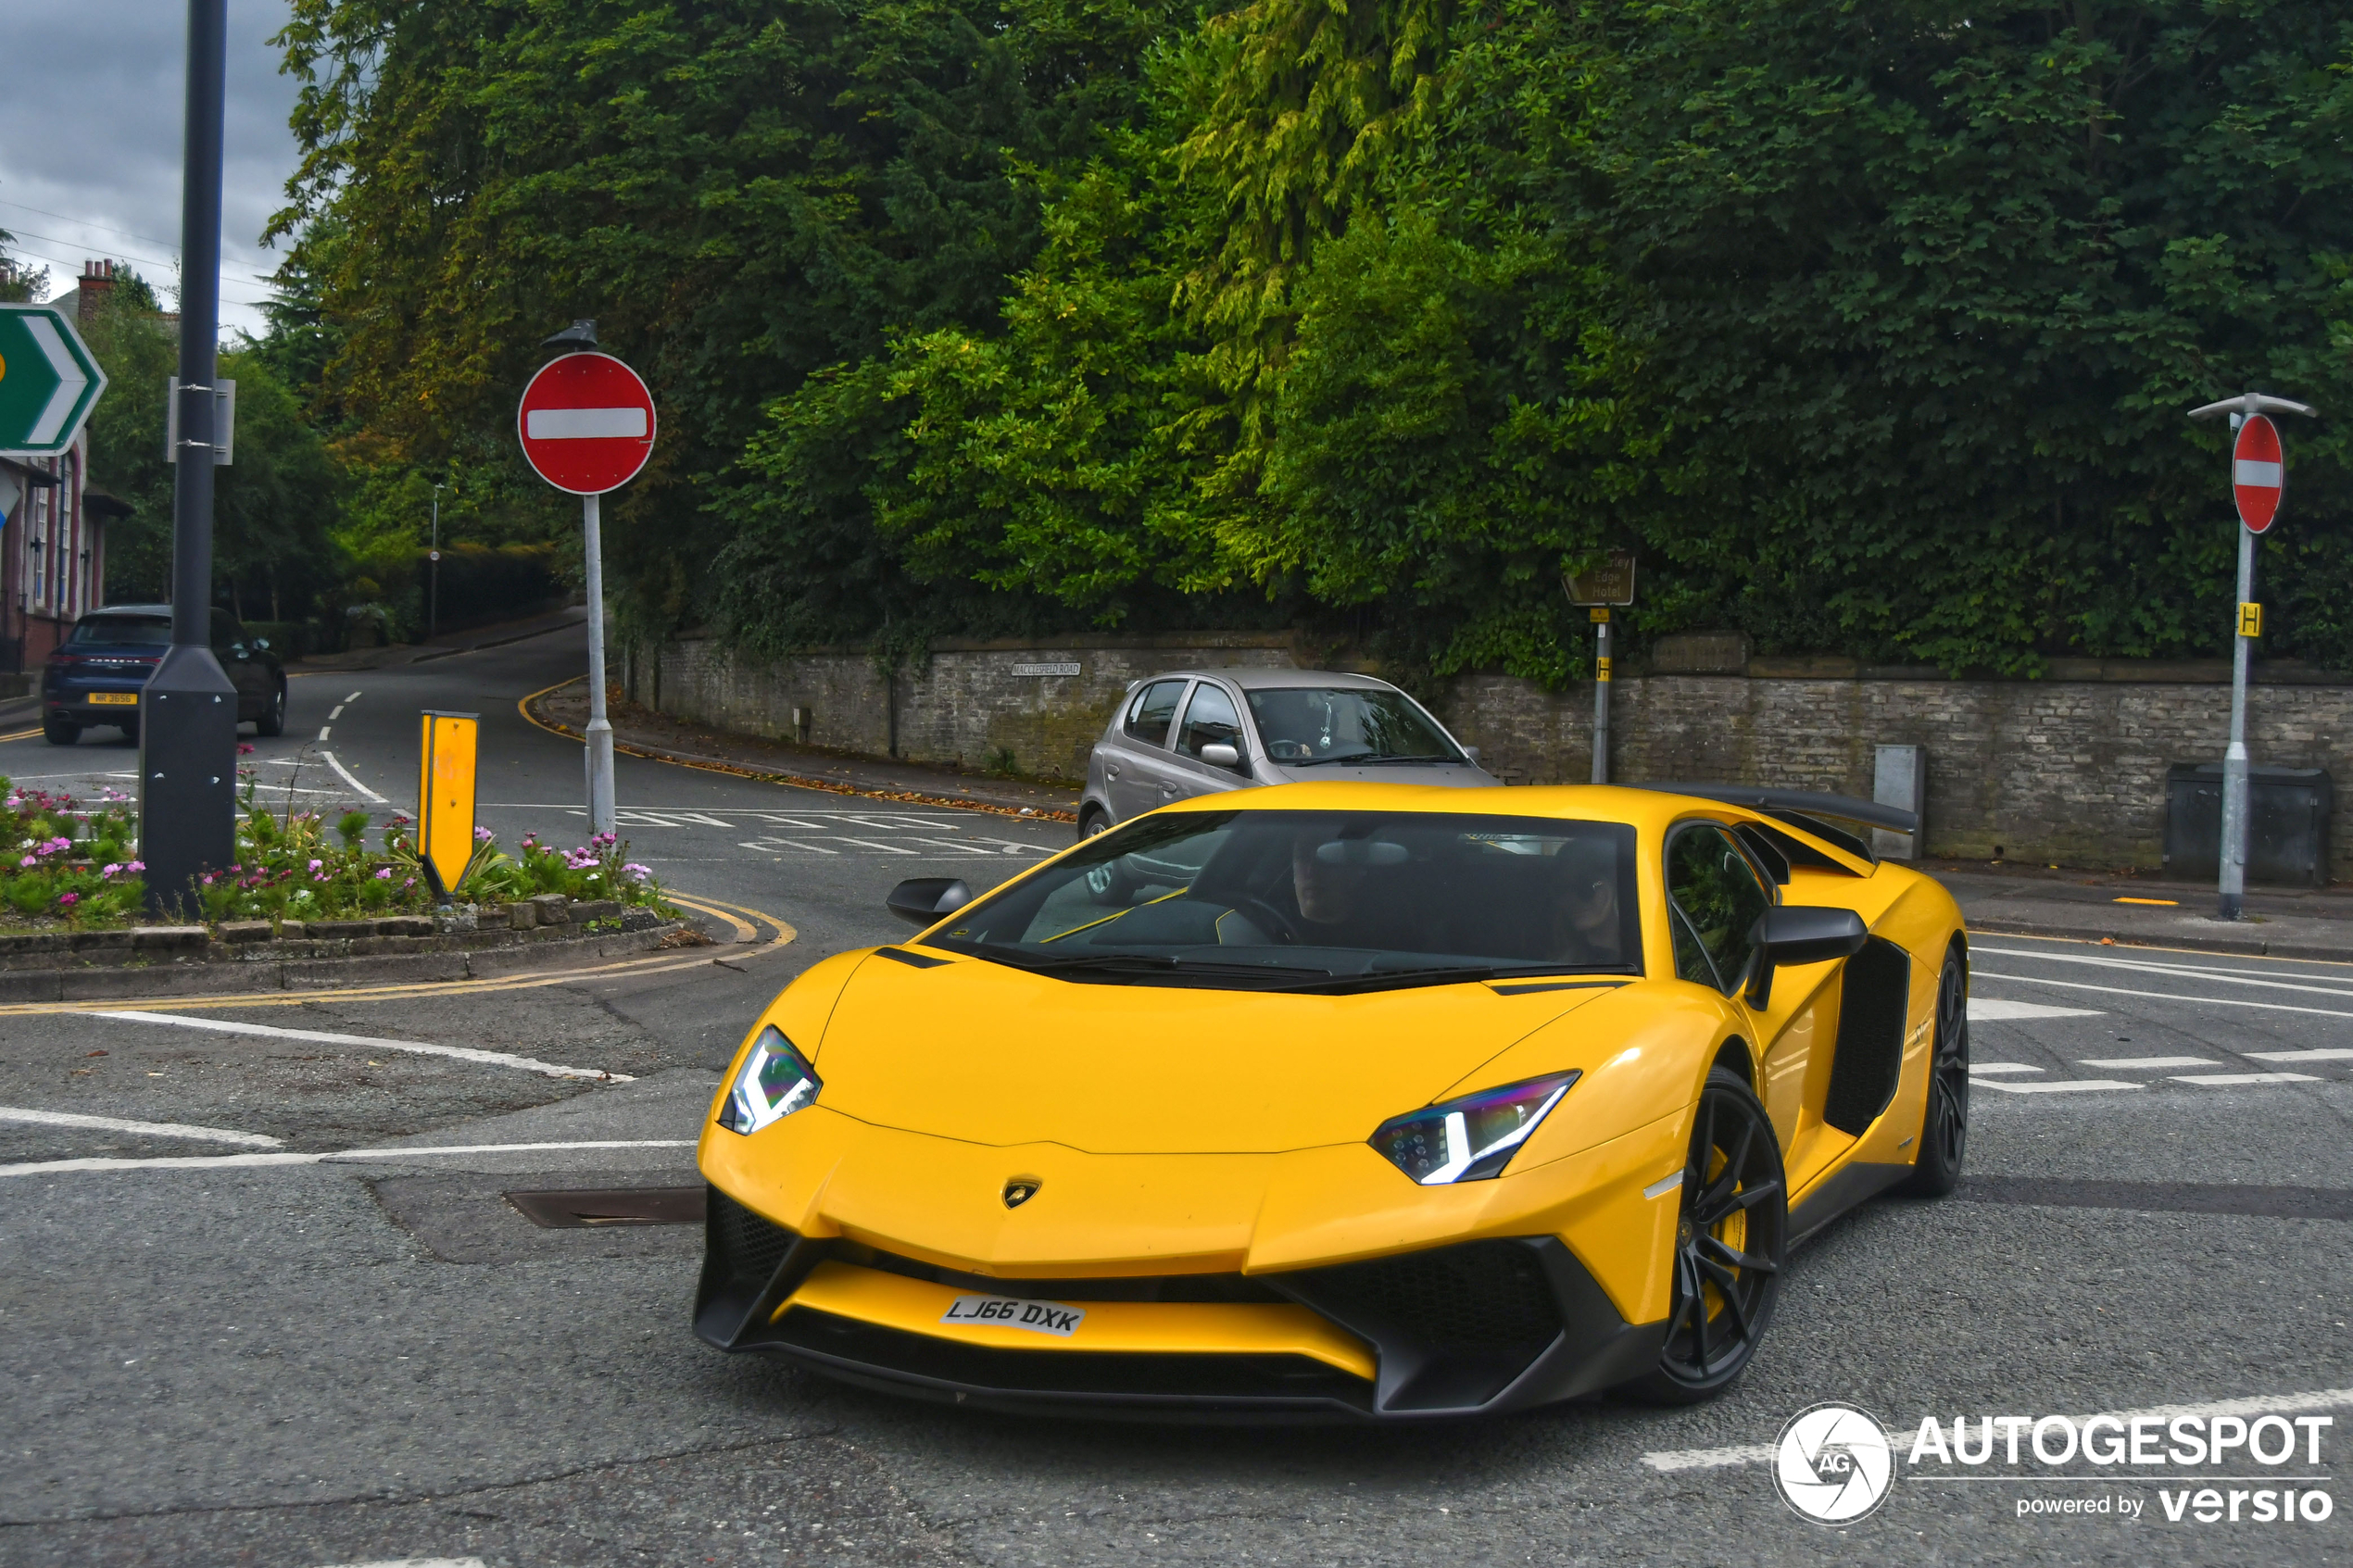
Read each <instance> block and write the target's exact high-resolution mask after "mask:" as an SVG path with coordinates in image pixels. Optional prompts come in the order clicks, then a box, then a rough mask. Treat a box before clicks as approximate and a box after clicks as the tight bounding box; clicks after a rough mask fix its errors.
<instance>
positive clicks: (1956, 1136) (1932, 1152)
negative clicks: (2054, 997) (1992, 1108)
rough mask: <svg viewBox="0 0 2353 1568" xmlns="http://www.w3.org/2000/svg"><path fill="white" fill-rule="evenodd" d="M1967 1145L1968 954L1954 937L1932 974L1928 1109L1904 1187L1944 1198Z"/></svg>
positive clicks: (1958, 1174) (1955, 1181)
mask: <svg viewBox="0 0 2353 1568" xmlns="http://www.w3.org/2000/svg"><path fill="white" fill-rule="evenodd" d="M1968 1148H1969V960H1968V959H1967V958H1965V957H1964V956H1963V955H1962V952H1961V948H1960V946H1959V945H1958V944H1955V945H1954V947H1953V950H1952V951H1951V952H1948V953H1946V954H1945V955H1944V972H1943V973H1941V974H1939V975H1938V976H1937V977H1936V1046H1935V1050H1934V1053H1933V1054H1932V1055H1931V1057H1930V1059H1929V1068H1928V1113H1927V1115H1926V1116H1925V1117H1924V1118H1923V1119H1922V1120H1921V1123H1920V1151H1919V1154H1918V1155H1917V1156H1916V1157H1915V1158H1914V1160H1913V1162H1912V1174H1911V1176H1910V1178H1909V1179H1908V1180H1906V1182H1905V1184H1904V1190H1905V1191H1906V1192H1907V1193H1911V1194H1913V1195H1915V1196H1917V1197H1920V1198H1942V1197H1944V1195H1945V1194H1946V1193H1948V1192H1951V1191H1952V1190H1953V1188H1954V1187H1955V1186H1956V1185H1958V1184H1959V1182H1960V1179H1961V1156H1962V1154H1963V1153H1964V1152H1966V1151H1967V1149H1968Z"/></svg>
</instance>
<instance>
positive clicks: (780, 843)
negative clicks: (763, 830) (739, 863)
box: [736, 838, 841, 855]
mask: <svg viewBox="0 0 2353 1568" xmlns="http://www.w3.org/2000/svg"><path fill="white" fill-rule="evenodd" d="M736 848H738V849H757V850H759V851H760V852H761V854H763V855H765V854H766V853H768V851H770V850H771V849H806V850H808V851H809V852H810V853H811V854H812V855H838V854H840V853H841V851H840V850H838V849H827V848H825V847H824V846H823V845H817V844H803V843H801V842H800V841H799V840H798V839H791V838H761V839H755V840H753V841H751V842H750V843H748V844H738V845H736Z"/></svg>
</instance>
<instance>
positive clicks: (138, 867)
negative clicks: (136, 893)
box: [122, 860, 237, 872]
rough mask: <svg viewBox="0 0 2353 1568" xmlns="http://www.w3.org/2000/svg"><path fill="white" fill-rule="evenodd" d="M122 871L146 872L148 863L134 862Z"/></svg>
mask: <svg viewBox="0 0 2353 1568" xmlns="http://www.w3.org/2000/svg"><path fill="white" fill-rule="evenodd" d="M122 869H123V870H124V871H127V872H144V871H145V870H146V869H147V862H146V861H145V860H133V861H132V862H131V863H130V864H129V865H127V866H125V867H123V868H122ZM229 869H230V870H231V871H235V870H236V869H237V868H236V867H234V866H231V867H230V868H229Z"/></svg>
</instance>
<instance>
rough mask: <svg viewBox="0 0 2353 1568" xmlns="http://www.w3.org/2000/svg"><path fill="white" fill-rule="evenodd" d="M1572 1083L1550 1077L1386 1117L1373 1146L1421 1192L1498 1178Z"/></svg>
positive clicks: (1573, 1078)
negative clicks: (1414, 1183)
mask: <svg viewBox="0 0 2353 1568" xmlns="http://www.w3.org/2000/svg"><path fill="white" fill-rule="evenodd" d="M1577 1079H1578V1074H1577V1073H1554V1074H1553V1075H1552V1076H1550V1077H1547V1078H1530V1079H1529V1080H1528V1081H1527V1082H1525V1083H1520V1084H1506V1085H1504V1086H1503V1087H1502V1088H1500V1089H1481V1090H1480V1091H1479V1092H1478V1093H1477V1094H1475V1095H1465V1096H1464V1097H1463V1098H1460V1099H1450V1100H1447V1101H1445V1102H1444V1103H1443V1104H1441V1105H1433V1106H1429V1107H1427V1108H1426V1109H1424V1110H1412V1111H1408V1112H1406V1113H1405V1114H1404V1115H1403V1116H1392V1117H1390V1119H1389V1120H1388V1121H1386V1122H1384V1123H1381V1124H1380V1126H1379V1128H1378V1129H1377V1130H1376V1131H1375V1132H1374V1134H1373V1138H1372V1143H1373V1147H1374V1148H1377V1149H1378V1150H1380V1153H1381V1157H1382V1158H1383V1159H1385V1160H1388V1161H1389V1162H1390V1164H1392V1165H1394V1166H1396V1167H1397V1168H1398V1169H1399V1170H1401V1171H1403V1172H1404V1173H1406V1174H1407V1175H1409V1176H1411V1177H1413V1178H1414V1180H1416V1181H1417V1182H1419V1183H1420V1184H1421V1185H1424V1186H1426V1187H1434V1186H1446V1185H1450V1184H1452V1183H1454V1182H1483V1181H1487V1180H1489V1179H1491V1178H1492V1177H1495V1176H1500V1175H1502V1174H1503V1173H1504V1165H1506V1164H1507V1163H1509V1162H1510V1160H1511V1158H1512V1155H1513V1153H1514V1152H1515V1151H1516V1150H1517V1149H1518V1148H1519V1146H1520V1145H1521V1144H1523V1143H1525V1142H1527V1141H1528V1135H1529V1134H1530V1133H1532V1132H1534V1131H1535V1130H1536V1123H1539V1122H1541V1121H1542V1120H1543V1119H1544V1115H1545V1113H1546V1112H1547V1111H1549V1110H1552V1109H1553V1107H1554V1106H1555V1105H1558V1104H1559V1103H1560V1098H1561V1096H1563V1095H1565V1094H1567V1093H1568V1086H1569V1085H1571V1084H1574V1083H1576V1082H1577Z"/></svg>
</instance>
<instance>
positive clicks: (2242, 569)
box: [2216, 524, 2255, 920]
mask: <svg viewBox="0 0 2353 1568" xmlns="http://www.w3.org/2000/svg"><path fill="white" fill-rule="evenodd" d="M2254 600H2255V535H2254V533H2252V532H2251V531H2250V530H2248V529H2247V528H2246V526H2245V525H2244V524H2242V525H2241V526H2240V528H2239V598H2238V602H2239V603H2240V604H2241V605H2247V604H2252V603H2253V602H2254ZM2232 643H2233V647H2232V649H2231V746H2230V749H2229V750H2227V751H2225V752H2223V753H2222V844H2221V872H2222V878H2221V899H2220V901H2219V908H2218V909H2217V910H2216V913H2217V914H2218V915H2219V916H2220V917H2221V919H2223V920H2237V919H2239V918H2240V916H2241V915H2242V914H2243V913H2244V912H2245V910H2246V661H2247V654H2248V652H2249V650H2250V649H2252V648H2253V646H2254V644H2255V639H2254V638H2253V637H2251V636H2249V635H2248V634H2247V624H2246V616H2245V615H2244V614H2243V613H2242V614H2241V615H2240V617H2239V628H2238V634H2237V635H2236V636H2235V637H2233V638H2232Z"/></svg>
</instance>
